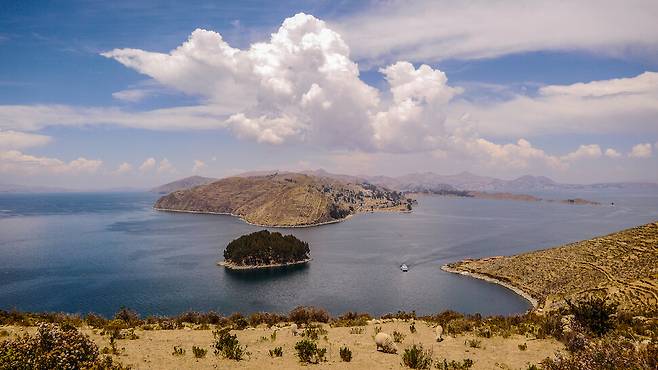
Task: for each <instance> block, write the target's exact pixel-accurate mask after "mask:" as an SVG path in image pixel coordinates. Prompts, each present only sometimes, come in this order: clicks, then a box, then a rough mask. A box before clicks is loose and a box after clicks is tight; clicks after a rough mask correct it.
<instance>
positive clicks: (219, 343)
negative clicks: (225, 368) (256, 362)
mask: <svg viewBox="0 0 658 370" xmlns="http://www.w3.org/2000/svg"><path fill="white" fill-rule="evenodd" d="M213 335H214V337H215V342H214V343H213V345H212V346H213V348H214V349H215V355H222V356H224V357H226V358H228V359H231V360H236V361H240V360H242V359H244V357H245V356H249V352H247V351H246V347H245V348H242V347H241V346H240V342H239V341H238V337H237V335H235V334H231V333H230V330H229V329H228V328H224V329H221V330H216V331H214V332H213Z"/></svg>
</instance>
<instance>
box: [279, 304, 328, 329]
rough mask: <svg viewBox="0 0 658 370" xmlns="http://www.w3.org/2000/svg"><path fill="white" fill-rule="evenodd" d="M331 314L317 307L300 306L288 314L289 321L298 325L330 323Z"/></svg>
mask: <svg viewBox="0 0 658 370" xmlns="http://www.w3.org/2000/svg"><path fill="white" fill-rule="evenodd" d="M329 318H330V316H329V313H328V312H327V311H326V310H324V309H322V308H316V307H305V306H299V307H297V308H295V309H293V310H292V311H290V313H289V314H288V319H289V320H290V321H292V322H294V323H295V324H297V325H301V324H310V323H312V322H323V323H327V322H329Z"/></svg>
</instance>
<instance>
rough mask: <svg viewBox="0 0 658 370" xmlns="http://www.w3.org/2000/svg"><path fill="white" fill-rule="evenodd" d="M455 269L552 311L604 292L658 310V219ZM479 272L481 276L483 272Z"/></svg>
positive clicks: (640, 308) (623, 304) (627, 305)
mask: <svg viewBox="0 0 658 370" xmlns="http://www.w3.org/2000/svg"><path fill="white" fill-rule="evenodd" d="M445 269H446V270H448V271H451V272H457V273H466V274H476V275H475V277H480V278H483V277H484V278H493V279H495V280H498V281H501V282H503V283H507V284H509V285H511V286H513V287H515V288H518V289H520V290H521V291H523V292H525V293H527V294H529V295H530V296H531V297H532V298H534V299H536V300H537V301H538V304H539V308H541V309H545V310H552V309H555V308H558V307H560V306H563V305H564V303H565V302H564V299H565V298H566V299H571V300H576V299H578V298H580V297H582V296H585V295H591V294H602V295H606V296H607V297H609V298H610V299H611V300H613V301H615V302H617V303H619V305H620V308H621V309H627V310H633V311H635V312H648V313H651V312H653V313H655V312H656V311H657V310H658V222H654V223H650V224H647V225H643V226H638V227H634V228H631V229H627V230H623V231H619V232H617V233H614V234H610V235H606V236H601V237H597V238H594V239H590V240H584V241H580V242H576V243H571V244H567V245H564V246H561V247H557V248H552V249H546V250H541V251H536V252H530V253H524V254H519V255H516V256H511V257H491V258H484V259H477V260H465V261H461V262H457V263H452V264H448V265H447V266H445ZM478 275H479V276H478Z"/></svg>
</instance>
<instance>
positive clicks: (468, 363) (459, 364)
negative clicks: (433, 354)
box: [436, 358, 473, 370]
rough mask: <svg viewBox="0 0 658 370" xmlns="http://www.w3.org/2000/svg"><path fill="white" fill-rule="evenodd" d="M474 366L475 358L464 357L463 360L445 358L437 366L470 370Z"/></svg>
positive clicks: (439, 367)
mask: <svg viewBox="0 0 658 370" xmlns="http://www.w3.org/2000/svg"><path fill="white" fill-rule="evenodd" d="M471 367H473V360H471V359H470V358H466V359H464V360H463V361H462V362H457V361H455V360H452V361H450V362H448V360H446V359H445V358H444V359H443V361H442V362H437V363H436V368H437V369H439V370H468V369H470V368H471Z"/></svg>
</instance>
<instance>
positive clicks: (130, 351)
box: [2, 321, 563, 369]
mask: <svg viewBox="0 0 658 370" xmlns="http://www.w3.org/2000/svg"><path fill="white" fill-rule="evenodd" d="M375 326H381V327H382V329H383V330H382V331H383V332H385V333H389V334H391V333H392V332H393V331H394V330H397V331H399V332H401V333H403V334H404V335H406V337H405V338H404V341H403V342H402V343H398V344H397V346H398V354H386V353H382V352H377V351H376V349H375V343H374V340H373V335H374V330H375ZM415 326H416V329H417V332H416V333H414V334H412V333H411V332H410V330H409V323H408V322H404V321H392V322H385V323H381V324H369V325H368V326H364V327H361V328H363V329H364V330H363V333H361V334H351V333H350V330H351V328H349V327H347V328H342V327H340V328H331V327H329V326H328V325H326V324H325V325H323V327H324V328H325V329H327V331H328V334H327V336H326V339H325V338H320V339H319V340H318V345H319V346H320V347H324V348H327V356H326V358H327V360H328V361H327V362H323V363H320V364H318V365H302V364H300V363H299V360H298V358H297V355H296V351H295V349H294V346H295V343H296V342H297V341H299V340H301V339H302V337H301V335H296V336H295V335H293V333H292V332H291V330H290V328H289V327H287V326H286V327H282V328H279V329H278V330H277V336H276V339H275V340H274V341H272V340H271V338H270V335H271V334H272V332H273V331H274V328H272V329H270V328H266V327H259V328H248V329H245V330H242V331H234V332H233V333H235V334H237V336H238V339H239V340H240V343H241V344H242V345H247V350H248V351H249V352H250V353H251V355H250V356H249V357H248V358H247V359H246V360H243V361H239V362H237V361H233V360H228V359H224V358H222V357H219V356H215V355H214V354H213V351H212V349H211V347H210V346H211V344H212V341H213V335H212V330H194V329H192V328H185V329H178V330H149V331H144V330H141V329H137V330H135V333H136V334H137V335H138V336H139V339H135V340H129V339H122V340H118V341H117V347H118V348H120V349H122V348H123V351H122V354H121V355H119V356H115V357H116V359H117V360H119V361H120V362H122V363H123V364H130V365H132V366H133V368H134V369H303V368H306V369H308V368H309V367H311V368H318V369H325V368H332V369H366V368H369V369H399V368H405V367H404V366H402V365H401V362H402V357H401V354H402V353H403V352H404V348H407V347H409V346H411V345H412V344H414V343H415V344H422V345H423V347H424V348H426V349H430V350H432V352H433V358H434V359H436V360H440V361H443V359H444V358H445V359H447V360H448V361H450V360H456V361H462V360H463V359H466V358H469V359H471V360H473V361H474V365H473V367H472V368H473V369H526V368H527V367H528V364H537V363H539V362H540V361H541V360H543V359H544V358H546V357H549V356H551V355H553V354H554V353H555V352H556V351H559V350H562V349H563V346H562V345H561V344H560V343H559V342H558V341H556V340H554V339H542V340H539V339H534V338H526V337H523V336H512V337H510V338H507V339H505V338H502V337H492V338H481V337H476V336H475V335H474V334H465V335H457V336H454V337H453V336H444V338H445V339H444V340H443V342H440V343H437V342H435V340H434V329H433V328H432V327H431V326H430V325H429V324H426V323H424V322H421V321H417V322H416V325H415ZM2 329H5V330H7V331H9V332H11V333H14V334H15V333H19V332H22V331H25V330H28V331H34V328H27V329H26V328H21V327H4V328H2ZM81 330H82V331H83V332H84V333H86V334H87V335H89V336H90V337H91V338H92V339H93V340H94V341H95V342H96V343H97V344H98V346H99V348H103V347H105V346H108V345H109V340H108V337H107V336H105V337H103V336H101V335H99V334H98V333H99V331H98V330H93V329H90V328H82V329H81ZM300 331H301V330H300ZM469 339H477V340H480V341H481V348H472V347H470V346H469V345H468V344H467V343H466V342H467V341H468V340H469ZM523 343H526V344H527V349H526V350H525V351H522V350H520V349H519V347H518V346H519V344H523ZM193 345H195V346H198V347H202V348H205V349H208V354H207V355H206V357H205V358H202V359H196V358H194V355H193V353H192V346H193ZM174 346H181V347H182V348H184V349H185V351H186V353H185V355H184V356H174V355H173V354H172V352H173V349H174ZM278 346H281V347H283V357H279V358H272V357H270V356H269V350H270V349H272V348H274V347H278ZM341 346H348V347H349V348H350V349H351V350H352V361H351V362H349V363H346V362H342V361H341V359H340V355H339V349H340V347H341Z"/></svg>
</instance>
